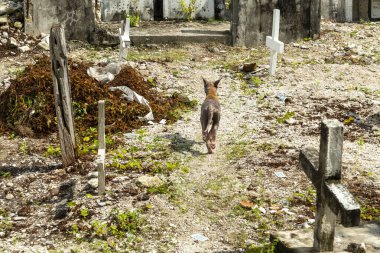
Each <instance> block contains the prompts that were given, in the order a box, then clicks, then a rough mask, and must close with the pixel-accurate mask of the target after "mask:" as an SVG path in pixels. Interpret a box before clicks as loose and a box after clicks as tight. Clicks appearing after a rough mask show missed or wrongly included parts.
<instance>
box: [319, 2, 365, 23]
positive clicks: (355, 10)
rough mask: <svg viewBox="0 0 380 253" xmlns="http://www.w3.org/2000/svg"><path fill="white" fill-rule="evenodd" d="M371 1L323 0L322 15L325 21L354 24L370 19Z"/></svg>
mask: <svg viewBox="0 0 380 253" xmlns="http://www.w3.org/2000/svg"><path fill="white" fill-rule="evenodd" d="M370 1H371V0H322V2H321V15H322V17H323V18H324V19H331V20H336V21H339V22H352V21H359V20H361V19H363V20H368V19H369V2H370Z"/></svg>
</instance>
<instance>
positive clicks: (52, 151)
mask: <svg viewBox="0 0 380 253" xmlns="http://www.w3.org/2000/svg"><path fill="white" fill-rule="evenodd" d="M44 155H45V157H57V156H60V155H61V148H60V147H54V146H51V145H49V146H48V147H47V149H46V151H45V153H44Z"/></svg>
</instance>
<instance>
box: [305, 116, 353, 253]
mask: <svg viewBox="0 0 380 253" xmlns="http://www.w3.org/2000/svg"><path fill="white" fill-rule="evenodd" d="M342 151H343V124H342V123H341V122H339V121H338V120H324V121H323V122H322V124H321V140H320V151H319V153H318V150H316V149H313V148H307V149H305V150H302V151H301V152H300V166H301V167H302V169H303V170H304V171H305V173H306V174H307V176H308V177H309V179H310V180H311V181H312V183H313V185H314V186H315V187H316V188H317V215H316V223H315V229H314V245H313V249H314V250H315V251H317V252H319V251H332V250H333V246H334V235H335V225H336V224H335V222H336V216H337V215H338V214H340V215H341V222H342V224H343V225H344V226H345V227H351V226H358V225H359V224H360V206H359V205H358V204H357V203H356V201H355V199H354V197H353V196H352V195H351V193H350V192H349V191H348V190H347V189H346V188H345V187H344V186H343V185H341V184H340V180H341V166H342Z"/></svg>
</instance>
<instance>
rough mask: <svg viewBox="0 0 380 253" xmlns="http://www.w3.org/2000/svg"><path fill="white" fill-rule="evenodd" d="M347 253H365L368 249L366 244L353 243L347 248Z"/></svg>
mask: <svg viewBox="0 0 380 253" xmlns="http://www.w3.org/2000/svg"><path fill="white" fill-rule="evenodd" d="M347 251H348V252H353V253H365V252H366V247H365V244H364V243H361V244H358V243H354V242H352V243H350V244H349V245H348V246H347Z"/></svg>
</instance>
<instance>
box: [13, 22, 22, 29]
mask: <svg viewBox="0 0 380 253" xmlns="http://www.w3.org/2000/svg"><path fill="white" fill-rule="evenodd" d="M13 26H14V27H16V28H17V29H21V28H22V23H21V22H19V21H17V22H15V23H14V24H13Z"/></svg>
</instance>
